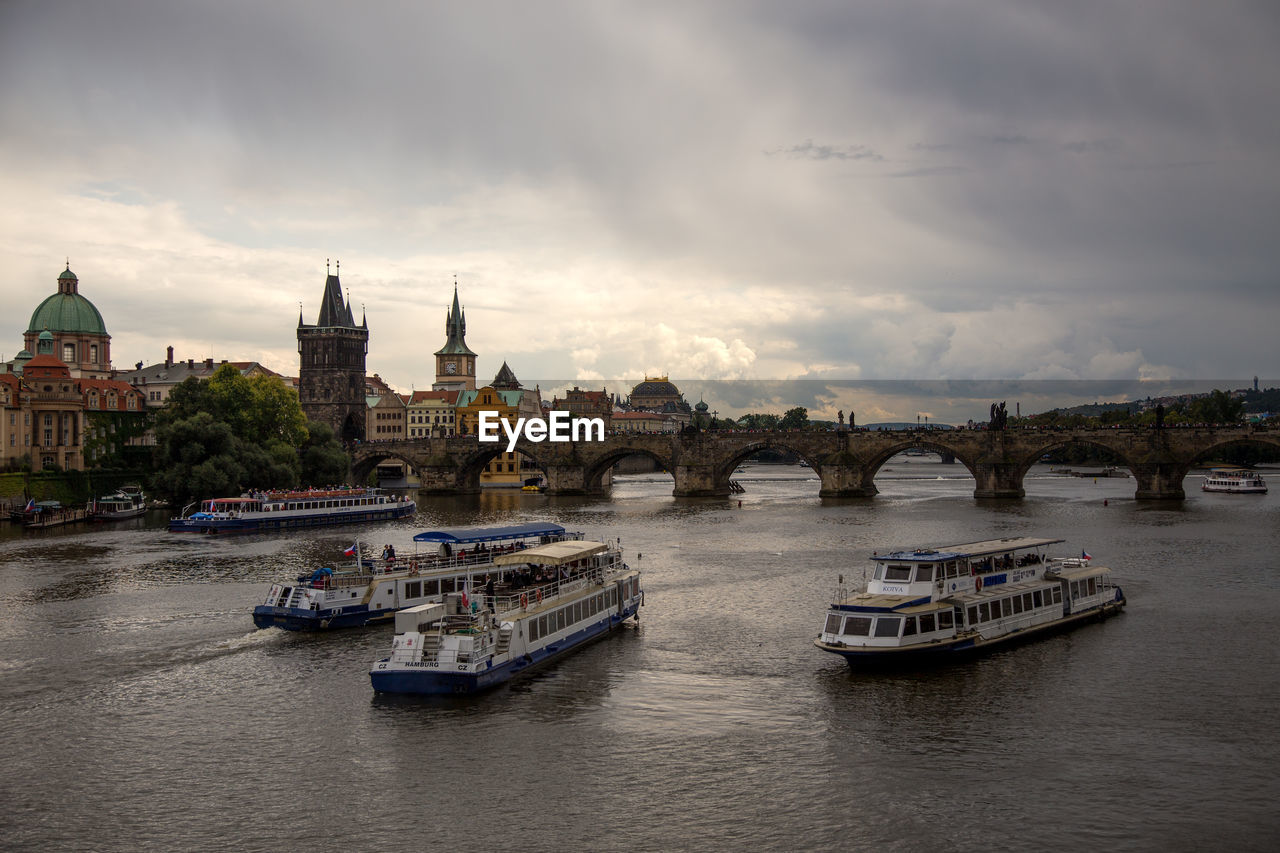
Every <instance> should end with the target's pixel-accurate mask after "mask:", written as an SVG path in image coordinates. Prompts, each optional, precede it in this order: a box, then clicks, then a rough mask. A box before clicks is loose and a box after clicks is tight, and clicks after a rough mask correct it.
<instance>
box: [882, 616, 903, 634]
mask: <svg viewBox="0 0 1280 853" xmlns="http://www.w3.org/2000/svg"><path fill="white" fill-rule="evenodd" d="M901 627H902V619H900V618H899V617H897V616H881V617H880V618H879V619H877V620H876V636H877V637H897V636H898V630H899V629H900V628H901Z"/></svg>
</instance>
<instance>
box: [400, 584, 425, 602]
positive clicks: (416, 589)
mask: <svg viewBox="0 0 1280 853" xmlns="http://www.w3.org/2000/svg"><path fill="white" fill-rule="evenodd" d="M421 595H422V581H412V582H410V583H407V584H405V585H404V597H405V598H418V597H420V596H421Z"/></svg>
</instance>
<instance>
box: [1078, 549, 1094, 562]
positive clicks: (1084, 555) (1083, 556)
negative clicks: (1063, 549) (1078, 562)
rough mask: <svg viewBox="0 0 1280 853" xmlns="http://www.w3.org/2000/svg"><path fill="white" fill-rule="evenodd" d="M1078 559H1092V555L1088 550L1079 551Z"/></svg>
mask: <svg viewBox="0 0 1280 853" xmlns="http://www.w3.org/2000/svg"><path fill="white" fill-rule="evenodd" d="M1080 559H1082V560H1092V559H1093V555H1091V554H1090V553H1089V552H1088V551H1081V552H1080Z"/></svg>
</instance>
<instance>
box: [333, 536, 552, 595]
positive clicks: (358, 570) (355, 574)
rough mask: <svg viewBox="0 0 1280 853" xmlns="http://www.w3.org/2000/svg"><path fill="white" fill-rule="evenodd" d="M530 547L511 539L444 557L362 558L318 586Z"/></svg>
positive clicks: (359, 582) (479, 563) (475, 562)
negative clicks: (482, 548)
mask: <svg viewBox="0 0 1280 853" xmlns="http://www.w3.org/2000/svg"><path fill="white" fill-rule="evenodd" d="M532 547H534V546H533V545H532V544H530V543H527V542H514V543H512V544H511V545H504V546H495V547H493V548H487V549H484V550H472V551H459V552H458V553H455V554H451V555H449V556H448V557H443V556H440V555H438V554H431V555H418V554H414V555H412V556H409V557H392V558H389V559H382V558H380V557H379V558H375V559H362V560H361V561H360V563H359V565H350V566H344V567H342V568H339V569H335V570H334V573H333V575H332V577H330V578H327V579H326V580H325V581H324V583H323V584H321V585H320V586H319V588H322V589H346V588H348V587H353V586H367V585H368V584H369V583H370V582H372V581H374V580H377V579H378V578H381V577H385V576H387V575H395V576H396V577H414V576H416V575H422V574H432V575H435V574H440V573H444V572H448V571H449V570H450V569H454V570H456V569H467V568H478V567H484V566H491V565H493V558H494V557H496V556H498V555H499V554H512V553H516V552H519V551H523V550H525V549H526V548H532Z"/></svg>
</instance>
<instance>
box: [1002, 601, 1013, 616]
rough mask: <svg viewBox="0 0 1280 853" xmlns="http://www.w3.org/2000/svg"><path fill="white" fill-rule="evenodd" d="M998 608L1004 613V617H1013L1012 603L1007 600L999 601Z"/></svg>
mask: <svg viewBox="0 0 1280 853" xmlns="http://www.w3.org/2000/svg"><path fill="white" fill-rule="evenodd" d="M1000 608H1001V609H1002V610H1003V611H1004V615H1005V616H1012V615H1013V602H1012V601H1010V600H1009V599H1007V598H1002V599H1000Z"/></svg>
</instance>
